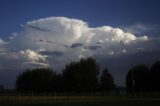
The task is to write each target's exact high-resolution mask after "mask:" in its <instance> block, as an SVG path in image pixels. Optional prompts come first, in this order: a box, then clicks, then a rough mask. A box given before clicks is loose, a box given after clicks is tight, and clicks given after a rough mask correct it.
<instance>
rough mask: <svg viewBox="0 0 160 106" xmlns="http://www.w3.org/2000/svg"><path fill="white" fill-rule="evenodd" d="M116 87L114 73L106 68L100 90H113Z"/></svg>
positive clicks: (101, 79)
mask: <svg viewBox="0 0 160 106" xmlns="http://www.w3.org/2000/svg"><path fill="white" fill-rule="evenodd" d="M114 88H115V84H114V80H113V77H112V75H111V74H110V73H109V72H108V69H107V68H106V69H104V71H103V73H102V75H101V78H100V90H102V91H112V90H114Z"/></svg>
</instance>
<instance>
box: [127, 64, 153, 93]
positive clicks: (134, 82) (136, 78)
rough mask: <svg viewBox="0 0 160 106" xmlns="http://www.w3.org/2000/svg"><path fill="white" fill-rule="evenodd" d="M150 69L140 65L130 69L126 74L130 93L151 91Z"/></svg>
mask: <svg viewBox="0 0 160 106" xmlns="http://www.w3.org/2000/svg"><path fill="white" fill-rule="evenodd" d="M148 77H149V69H148V67H147V66H145V65H138V66H135V67H133V68H132V69H130V70H129V72H128V73H127V76H126V87H127V90H128V91H129V92H130V93H135V92H145V91H149V87H150V84H149V78H148Z"/></svg>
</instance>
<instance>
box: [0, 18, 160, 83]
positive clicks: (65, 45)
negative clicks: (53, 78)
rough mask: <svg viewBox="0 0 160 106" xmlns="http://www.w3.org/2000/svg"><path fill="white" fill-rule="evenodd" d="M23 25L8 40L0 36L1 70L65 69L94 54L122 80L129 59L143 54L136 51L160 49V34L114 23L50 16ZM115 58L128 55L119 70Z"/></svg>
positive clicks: (117, 79)
mask: <svg viewBox="0 0 160 106" xmlns="http://www.w3.org/2000/svg"><path fill="white" fill-rule="evenodd" d="M22 27H23V28H24V30H23V31H21V32H16V36H15V34H13V35H12V36H11V37H10V38H11V39H10V40H9V41H7V43H4V41H3V40H2V39H0V51H1V53H0V60H1V61H0V64H1V65H0V70H2V69H3V70H5V69H6V70H12V71H13V70H22V69H23V68H26V67H31V68H33V67H52V68H54V69H55V70H57V71H58V72H61V71H62V69H63V68H64V66H65V64H67V63H69V62H71V61H77V60H79V59H80V58H82V57H83V58H85V57H93V58H95V59H96V60H97V61H98V62H99V63H101V64H102V66H101V68H104V67H109V69H110V71H111V73H113V74H114V76H115V77H116V81H117V82H118V81H119V78H123V79H124V76H125V73H126V71H125V72H124V70H123V69H126V70H127V68H129V66H130V64H129V62H128V61H133V63H132V64H135V61H134V60H136V59H137V58H139V57H138V56H135V55H134V54H139V53H144V52H147V53H148V52H149V53H150V54H151V53H152V52H154V53H155V51H159V46H158V45H159V44H160V42H159V38H157V39H152V38H149V37H148V36H140V35H139V36H136V35H134V34H132V33H129V32H127V31H124V30H122V29H120V28H113V27H111V26H100V27H90V26H89V25H88V23H87V22H84V21H82V20H78V19H71V18H66V17H48V18H42V19H38V20H34V21H29V22H27V23H26V25H23V26H22ZM157 55H158V54H157ZM134 56H135V57H134ZM123 57H125V58H123ZM126 57H134V58H132V59H133V60H130V58H126ZM119 58H120V59H119ZM149 58H152V57H149ZM2 59H3V61H2ZM112 59H113V60H116V59H119V60H123V59H125V63H124V64H123V65H122V66H123V68H122V67H121V69H120V68H118V69H117V70H118V71H117V70H116V69H115V67H114V66H113V64H114V65H115V66H116V65H117V64H119V63H117V61H118V60H117V61H116V62H115V61H111V60H112ZM151 60H153V59H151ZM109 61H110V62H109ZM6 66H8V67H11V68H10V69H7V68H8V67H6ZM112 66H113V68H112ZM19 67H21V68H19ZM126 67H127V68H126ZM0 72H1V71H0ZM16 73H17V71H16ZM122 73H123V74H122ZM5 75H6V74H5ZM15 77H16V76H15ZM10 80H11V79H10ZM118 83H121V84H123V83H122V82H118Z"/></svg>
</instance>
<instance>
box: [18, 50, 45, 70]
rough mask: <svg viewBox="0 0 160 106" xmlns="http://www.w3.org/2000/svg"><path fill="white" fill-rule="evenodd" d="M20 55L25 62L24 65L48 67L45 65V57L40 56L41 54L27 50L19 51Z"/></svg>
mask: <svg viewBox="0 0 160 106" xmlns="http://www.w3.org/2000/svg"><path fill="white" fill-rule="evenodd" d="M20 54H21V55H22V56H23V57H24V58H25V59H26V60H27V61H26V62H25V63H29V64H36V65H42V66H45V67H48V64H46V57H47V56H42V55H41V54H39V53H37V52H35V51H33V50H30V49H27V50H25V51H23V50H21V51H20Z"/></svg>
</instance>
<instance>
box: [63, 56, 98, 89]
mask: <svg viewBox="0 0 160 106" xmlns="http://www.w3.org/2000/svg"><path fill="white" fill-rule="evenodd" d="M98 74H99V65H98V64H97V63H96V61H95V60H94V59H92V58H87V59H81V60H80V61H79V62H71V63H70V64H69V65H66V67H65V69H64V71H63V77H64V84H65V85H64V86H65V90H66V91H69V92H90V91H95V90H96V89H97V87H98Z"/></svg>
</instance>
